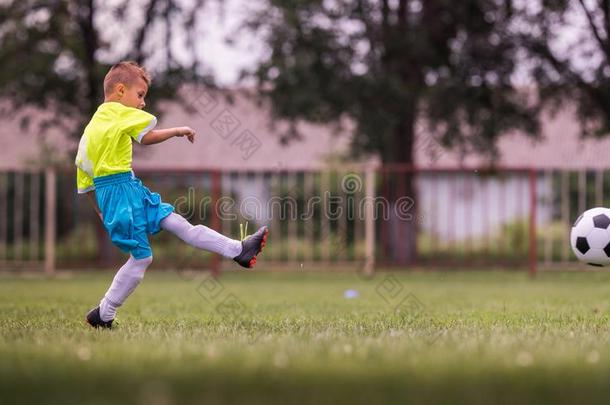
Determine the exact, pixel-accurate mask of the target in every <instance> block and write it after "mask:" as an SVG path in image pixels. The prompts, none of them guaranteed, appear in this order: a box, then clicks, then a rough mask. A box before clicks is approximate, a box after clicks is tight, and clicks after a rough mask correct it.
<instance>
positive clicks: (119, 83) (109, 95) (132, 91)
mask: <svg viewBox="0 0 610 405" xmlns="http://www.w3.org/2000/svg"><path fill="white" fill-rule="evenodd" d="M149 85H150V75H149V74H148V72H147V71H146V69H144V68H143V67H141V66H140V65H138V64H137V63H135V62H130V61H127V62H119V63H117V64H116V65H114V66H112V67H111V68H110V70H109V71H108V73H106V77H105V78H104V98H105V99H106V101H116V102H119V103H121V104H123V105H126V106H127V107H133V108H140V109H142V108H144V106H145V105H146V103H145V102H144V97H146V93H147V92H148V86H149Z"/></svg>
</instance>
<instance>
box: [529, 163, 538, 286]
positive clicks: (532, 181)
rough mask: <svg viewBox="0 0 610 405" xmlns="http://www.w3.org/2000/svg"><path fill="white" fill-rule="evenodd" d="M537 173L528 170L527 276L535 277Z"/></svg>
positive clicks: (536, 258)
mask: <svg viewBox="0 0 610 405" xmlns="http://www.w3.org/2000/svg"><path fill="white" fill-rule="evenodd" d="M536 180H537V173H536V169H529V185H530V187H529V188H530V218H529V222H530V223H529V234H530V255H529V256H530V257H529V275H530V277H536V272H537V265H538V246H537V240H536V205H537V202H538V201H537V197H538V195H537V194H538V193H537V184H536Z"/></svg>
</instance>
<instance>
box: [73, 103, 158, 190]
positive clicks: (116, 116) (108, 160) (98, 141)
mask: <svg viewBox="0 0 610 405" xmlns="http://www.w3.org/2000/svg"><path fill="white" fill-rule="evenodd" d="M155 125H157V118H156V117H155V116H154V115H152V114H150V113H147V112H146V111H142V110H139V109H137V108H131V107H126V106H124V105H123V104H121V103H116V102H109V103H104V104H102V105H100V106H99V107H98V108H97V111H96V112H95V114H93V117H92V118H91V121H89V124H87V126H86V127H85V131H84V133H83V136H82V137H81V139H80V142H79V144H78V153H77V155H76V160H75V162H74V163H75V164H76V167H77V169H76V185H77V187H78V193H79V194H82V193H86V192H88V191H91V190H94V189H95V185H94V184H93V178H94V177H100V176H108V175H110V174H116V173H123V172H128V171H130V170H131V161H132V146H131V143H132V139H135V140H136V141H138V142H141V141H142V137H144V135H146V134H147V133H148V132H149V131H151V130H152V129H153V128H154V127H155Z"/></svg>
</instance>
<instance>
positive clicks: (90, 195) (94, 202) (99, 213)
mask: <svg viewBox="0 0 610 405" xmlns="http://www.w3.org/2000/svg"><path fill="white" fill-rule="evenodd" d="M87 198H89V202H90V203H91V205H92V206H93V209H94V210H95V213H96V214H97V216H98V217H100V219H101V220H102V221H104V217H103V216H102V211H100V207H98V206H97V200H96V198H95V190H91V191H88V192H87Z"/></svg>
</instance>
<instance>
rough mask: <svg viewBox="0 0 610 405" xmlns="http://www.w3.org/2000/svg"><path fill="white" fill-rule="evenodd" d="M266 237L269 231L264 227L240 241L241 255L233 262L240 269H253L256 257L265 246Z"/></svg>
mask: <svg viewBox="0 0 610 405" xmlns="http://www.w3.org/2000/svg"><path fill="white" fill-rule="evenodd" d="M267 235H269V229H268V228H267V227H266V226H261V227H260V228H259V229H258V231H256V233H255V234H254V235H250V236H248V237H247V238H246V239H244V240H243V241H241V246H242V249H241V253H240V254H239V256H236V257H234V258H233V260H235V261H236V262H237V263H239V265H240V266H242V267H245V268H247V269H251V268H253V267H254V265H255V264H256V255H258V254H259V253H260V252H262V251H263V248H264V247H265V245H266V244H267Z"/></svg>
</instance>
